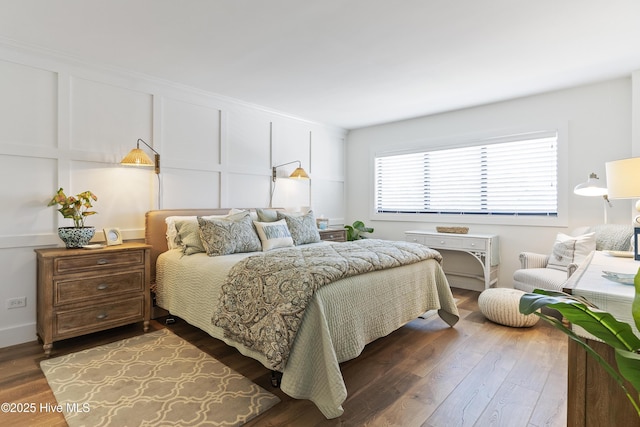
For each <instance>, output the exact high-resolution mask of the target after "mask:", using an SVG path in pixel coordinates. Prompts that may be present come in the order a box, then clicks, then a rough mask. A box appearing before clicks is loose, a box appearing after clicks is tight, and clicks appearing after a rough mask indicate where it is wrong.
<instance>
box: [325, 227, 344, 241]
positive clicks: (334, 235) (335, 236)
mask: <svg viewBox="0 0 640 427" xmlns="http://www.w3.org/2000/svg"><path fill="white" fill-rule="evenodd" d="M318 231H319V233H320V239H321V240H324V241H328V242H346V241H347V232H346V230H342V229H327V230H318Z"/></svg>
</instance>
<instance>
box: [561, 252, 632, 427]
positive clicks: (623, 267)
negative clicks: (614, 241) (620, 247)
mask: <svg viewBox="0 0 640 427" xmlns="http://www.w3.org/2000/svg"><path fill="white" fill-rule="evenodd" d="M639 267H640V261H634V260H633V258H615V257H612V256H609V255H606V254H605V253H603V252H599V251H596V252H594V253H592V254H591V255H590V256H589V258H587V260H586V261H585V262H583V263H582V264H581V265H580V267H579V268H578V269H577V270H576V272H575V273H573V274H572V275H571V277H570V278H569V280H568V281H567V283H566V284H565V291H566V292H568V293H571V294H573V295H580V296H582V297H584V298H586V299H588V300H589V301H590V302H592V303H593V304H595V305H597V306H598V307H599V308H601V309H602V310H605V311H607V312H609V313H611V314H613V316H614V317H615V318H616V319H618V320H620V321H622V322H625V323H628V324H629V325H631V328H632V329H633V331H634V332H635V333H636V335H638V336H640V334H638V330H637V329H636V326H635V323H634V321H633V316H632V315H631V304H632V303H633V298H634V295H635V288H634V287H633V286H631V285H623V284H621V283H616V282H614V281H611V280H609V279H606V278H604V277H602V271H603V270H604V271H613V272H616V273H637V271H638V268H639ZM573 329H574V331H575V332H576V333H577V334H578V335H579V336H581V337H583V338H585V341H586V343H587V344H588V345H589V346H590V347H591V348H593V349H594V350H595V351H596V352H597V353H598V354H600V356H601V357H603V358H604V359H605V360H607V361H608V362H609V363H610V364H612V365H614V366H615V352H614V350H613V349H612V348H611V347H610V346H608V345H607V344H604V343H602V342H601V341H599V340H597V339H596V338H595V337H593V336H591V335H590V334H588V333H587V332H586V331H584V330H583V329H582V328H579V327H577V326H575V325H573ZM568 342H569V345H568V356H567V359H568V364H567V372H568V384H567V426H568V427H584V426H587V425H593V426H605V425H607V426H609V425H610V426H625V427H626V426H629V427H631V426H640V420H639V419H638V415H637V413H636V412H635V410H634V409H633V407H632V406H631V404H630V403H629V401H628V400H627V398H626V396H625V395H624V393H623V392H622V389H621V388H620V387H618V385H617V384H616V383H615V381H613V380H612V379H611V378H610V376H609V374H608V373H607V372H606V371H605V370H604V369H603V368H602V367H601V366H600V365H599V364H598V362H596V361H595V359H594V358H593V357H592V356H591V355H588V354H587V352H586V351H585V350H584V349H583V348H582V347H580V346H579V345H578V344H577V343H576V342H574V341H573V340H569V341H568ZM627 388H628V389H629V390H632V389H633V388H632V386H631V384H628V383H627Z"/></svg>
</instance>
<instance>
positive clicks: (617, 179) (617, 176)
mask: <svg viewBox="0 0 640 427" xmlns="http://www.w3.org/2000/svg"><path fill="white" fill-rule="evenodd" d="M605 167H606V170H607V189H608V194H609V198H611V199H634V198H640V157H632V158H629V159H623V160H615V161H613V162H607V163H606V165H605Z"/></svg>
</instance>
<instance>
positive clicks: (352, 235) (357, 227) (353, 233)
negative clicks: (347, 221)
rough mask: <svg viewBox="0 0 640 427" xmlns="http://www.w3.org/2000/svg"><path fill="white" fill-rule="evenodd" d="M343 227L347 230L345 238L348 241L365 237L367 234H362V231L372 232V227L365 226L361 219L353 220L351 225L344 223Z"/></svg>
mask: <svg viewBox="0 0 640 427" xmlns="http://www.w3.org/2000/svg"><path fill="white" fill-rule="evenodd" d="M344 228H345V229H346V230H347V240H348V241H349V242H351V241H353V240H360V239H366V238H367V236H363V235H362V233H373V228H370V227H365V225H364V222H362V221H355V222H354V223H353V225H345V226H344Z"/></svg>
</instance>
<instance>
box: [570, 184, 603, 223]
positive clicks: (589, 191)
mask: <svg viewBox="0 0 640 427" xmlns="http://www.w3.org/2000/svg"><path fill="white" fill-rule="evenodd" d="M573 193H574V194H577V195H578V196H588V197H594V196H602V198H603V199H604V223H605V224H607V222H608V221H607V206H609V207H611V202H610V201H609V196H608V195H607V194H608V190H607V187H606V186H603V185H602V184H600V178H598V175H596V174H595V173H594V172H591V174H589V179H587V181H586V182H583V183H582V184H578V185H576V186H575V187H574V189H573Z"/></svg>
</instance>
